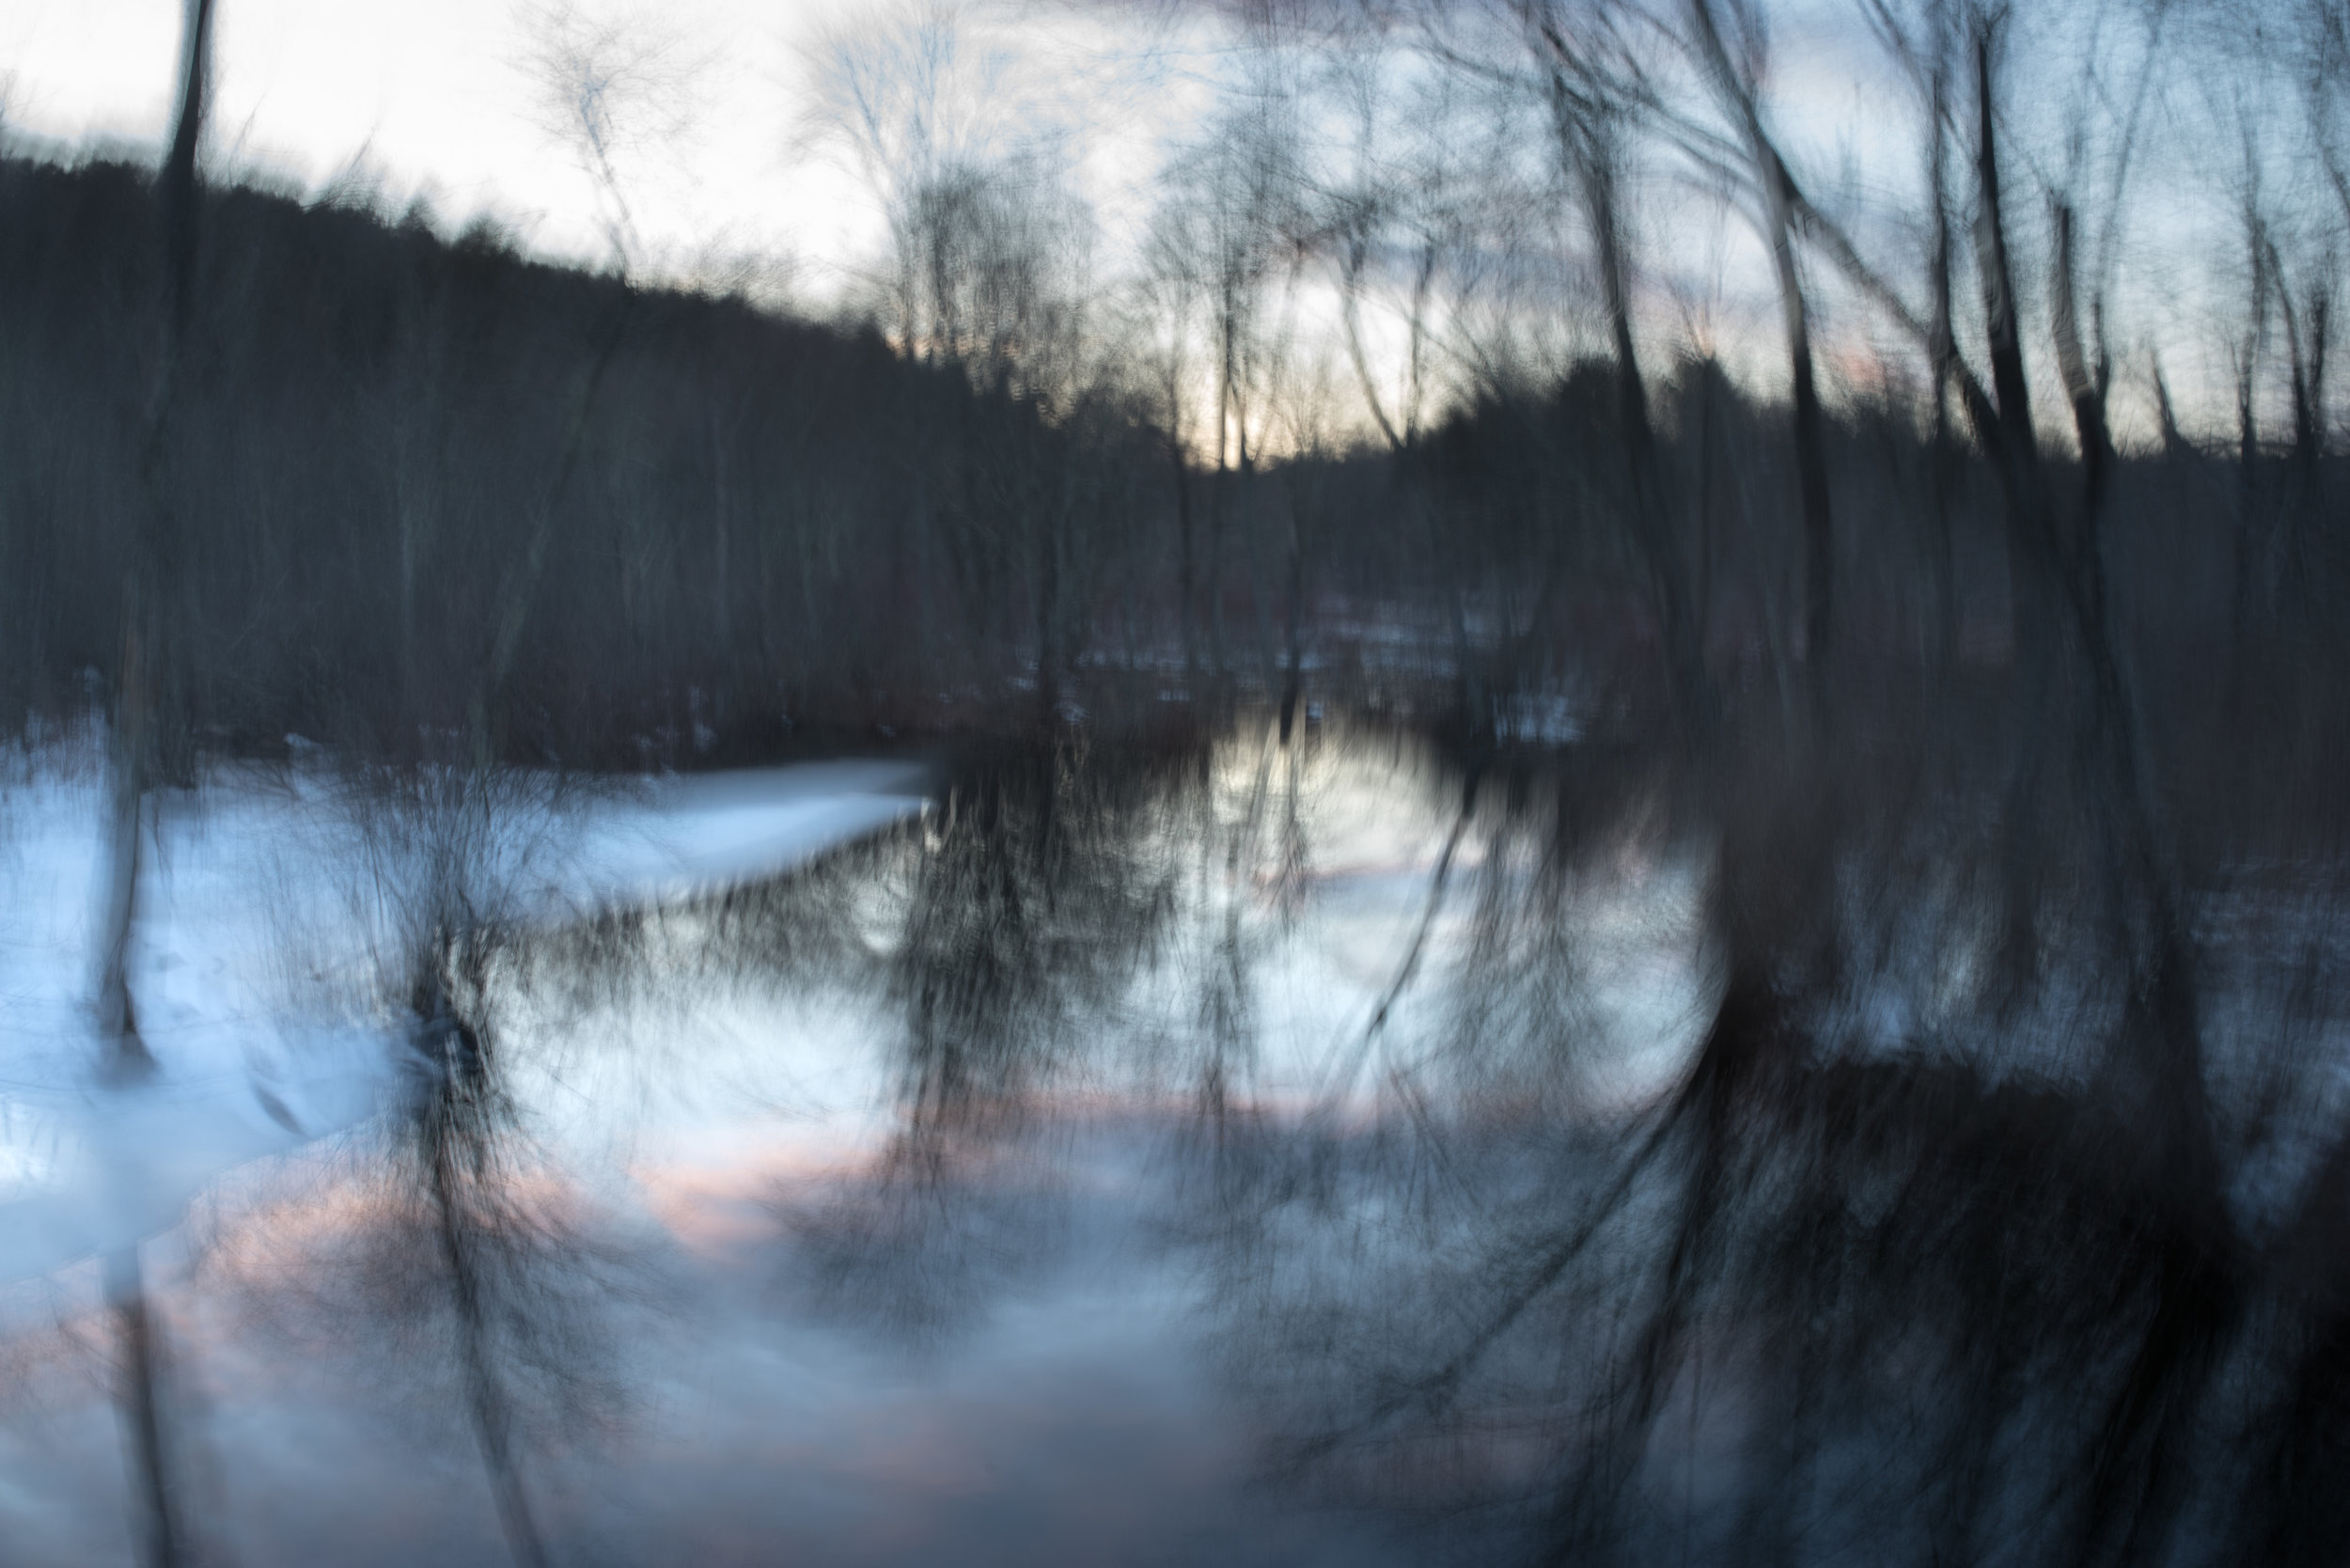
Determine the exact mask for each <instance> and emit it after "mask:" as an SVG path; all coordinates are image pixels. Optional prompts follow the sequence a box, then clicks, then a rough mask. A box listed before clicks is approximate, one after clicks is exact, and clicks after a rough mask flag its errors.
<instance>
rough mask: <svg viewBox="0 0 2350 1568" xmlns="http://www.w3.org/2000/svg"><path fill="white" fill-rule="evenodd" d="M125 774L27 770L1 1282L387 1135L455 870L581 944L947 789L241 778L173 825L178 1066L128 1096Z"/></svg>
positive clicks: (159, 1007)
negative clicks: (108, 983) (118, 863)
mask: <svg viewBox="0 0 2350 1568" xmlns="http://www.w3.org/2000/svg"><path fill="white" fill-rule="evenodd" d="M101 754H102V752H101V747H100V745H98V743H97V740H96V738H95V737H94V736H91V735H88V734H84V735H81V736H79V737H71V738H67V739H64V740H61V741H58V742H55V743H53V744H52V745H49V746H47V747H44V748H40V749H37V750H34V751H32V752H30V753H19V754H18V755H17V757H16V758H15V759H13V761H14V766H13V768H12V769H11V770H10V773H11V776H10V777H9V778H8V784H7V787H6V791H5V795H0V823H5V826H4V827H0V875H5V877H6V880H7V883H8V886H9V887H10V889H11V896H10V897H9V898H8V900H7V901H6V905H5V911H4V912H0V1280H7V1279H19V1278H28V1277H30V1276H34V1275H39V1274H42V1273H45V1272H47V1271H49V1270H51V1269H54V1268H56V1267H58V1266H60V1265H62V1264H65V1263H68V1262H72V1261H74V1260H76V1259H78V1258H83V1257H87V1256H89V1255H91V1254H93V1253H96V1252H100V1251H103V1250H106V1249H108V1248H111V1247H119V1246H122V1245H126V1244H128V1243H132V1242H135V1241H137V1240H139V1239H140V1238H142V1237H145V1236H149V1235H151V1234H154V1233H156V1232H157V1231H162V1230H164V1229H167V1228H168V1227H169V1226H171V1225H172V1224H174V1223H175V1222H176V1221H177V1219H178V1217H179V1216H180V1215H181V1214H182V1213H183V1212H184V1211H185V1209H186V1206H187V1204H188V1203H189V1201H190V1200H192V1199H194V1198H195V1197H196V1195H197V1194H198V1193H200V1192H201V1191H202V1190H203V1189H204V1188H205V1187H206V1186H207V1185H208V1184H210V1183H211V1182H213V1181H214V1180H216V1179H217V1178H218V1177H219V1176H221V1175H222V1174H223V1173H225V1172H227V1171H228V1170H231V1169H233V1168H237V1167H239V1166H243V1165H245V1164H247V1163H249V1162H252V1161H254V1160H258V1159H264V1158H268V1157H270V1156H273V1155H276V1154H281V1153H284V1152H288V1151H290V1150H292V1149H295V1148H297V1147H299V1146H301V1145H303V1144H305V1143H308V1142H311V1141H313V1140H315V1139H317V1138H319V1137H324V1136H326V1135H329V1134H332V1133H335V1132H337V1131H339V1130H341V1129H344V1128H348V1127H351V1126H352V1125H354V1124H356V1123H359V1122H362V1121H366V1120H367V1119H368V1117H370V1116H371V1115H373V1114H374V1113H375V1112H376V1111H377V1110H378V1109H379V1108H380V1107H381V1106H382V1105H384V1101H385V1097H386V1096H387V1095H388V1094H389V1093H391V1092H392V1091H393V1090H394V1089H395V1087H396V1086H397V1084H398V1083H399V1073H400V1064H401V1061H402V1058H403V1056H404V1054H405V1043H404V1042H405V1027H406V1023H407V1020H405V1019H404V1018H402V1017H401V1016H400V1015H399V997H398V993H397V983H398V976H399V973H400V968H401V965H402V964H403V963H404V955H403V944H404V943H406V942H408V941H409V940H411V938H412V935H413V929H414V922H415V915H416V910H417V903H418V901H419V900H420V899H422V898H425V897H428V896H432V895H431V889H432V888H433V887H435V886H438V887H441V888H443V889H445V888H446V875H447V873H448V871H449V870H450V869H451V868H450V865H449V863H450V862H451V861H452V860H453V859H454V860H458V861H460V862H462V863H461V864H459V865H457V866H456V867H455V868H454V870H455V871H456V874H457V875H458V876H459V877H460V878H461V879H462V896H463V897H464V898H465V900H466V901H467V902H468V903H469V904H470V905H471V906H472V907H474V908H475V909H477V910H478V911H479V912H481V913H485V914H486V913H490V912H491V911H494V913H495V915H496V917H498V918H499V919H500V920H501V921H504V922H509V923H511V922H519V923H525V924H543V923H559V922H561V921H563V920H565V919H568V918H572V917H581V916H586V915H592V914H596V913H600V912H604V911H609V910H612V909H616V908H624V907H629V906H633V905H641V904H644V903H649V902H668V901H674V900H679V899H683V898H688V897H693V896H697V895H701V894H706V893H710V892H713V891H719V890H723V889H724V888H726V887H729V886H740V885H743V884H745V883H749V882H755V881H758V880H760V879H763V878H767V877H772V876H775V875H778V874H780V873H782V872H785V871H787V870H791V869H792V868H793V867H795V866H797V865H799V864H802V863H804V862H806V861H807V860H808V859H810V858H812V857H814V856H816V855H821V854H823V852H824V851H826V850H828V849H831V848H833V847H835V846H837V845H839V844H842V843H846V842H848V841H851V840H853V839H858V838H861V837H863V836H865V835H868V834H870V833H873V832H875V831H878V830H880V829H882V828H885V827H886V826H888V825H890V824H891V823H897V822H901V821H903V820H905V819H906V818H908V817H910V816H913V815H915V814H917V813H918V812H919V811H920V810H921V808H922V797H921V793H920V792H921V789H922V786H923V779H922V776H921V772H920V770H919V769H918V768H916V767H913V766H910V765H905V764H896V763H879V762H826V763H814V764H807V765H804V766H798V767H788V768H775V769H765V770H758V771H750V772H742V773H733V774H725V775H713V776H701V777H694V778H671V779H662V780H649V781H643V782H641V783H636V784H633V785H628V786H624V787H615V788H609V789H581V788H576V787H571V786H565V785H558V784H557V782H556V781H555V780H551V779H544V778H535V777H520V778H513V779H507V780H501V781H499V783H498V784H497V785H496V786H495V787H494V788H493V789H490V790H486V791H485V790H478V789H477V790H467V789H464V788H461V787H456V786H455V785H452V787H451V788H450V789H449V790H447V791H446V792H443V791H441V790H439V789H438V788H437V787H436V786H435V785H434V784H433V783H432V782H431V781H427V783H426V785H425V787H423V788H421V789H418V788H414V787H411V788H407V789H404V790H379V789H374V788H370V787H368V786H367V785H366V784H364V783H355V782H353V781H352V780H351V779H349V778H346V777H343V776H338V775H335V774H332V773H329V772H326V771H324V770H320V769H308V770H305V769H297V770H294V771H292V772H284V771H269V772H263V771H255V770H224V771H222V772H220V773H218V774H216V775H215V776H213V777H211V779H209V780H208V781H207V784H206V786H205V788H204V789H203V790H202V791H200V792H196V793H194V794H190V795H175V796H172V797H170V798H167V799H166V800H164V802H163V803H162V809H161V810H160V811H159V813H158V820H157V824H156V826H155V828H154V832H153V837H152V839H150V842H149V850H148V853H147V855H146V857H145V865H144V868H143V871H142V880H141V886H140V894H139V906H138V917H137V924H136V929H135V932H134V933H133V972H132V994H133V1005H134V1007H135V1008H136V1011H137V1018H138V1023H139V1028H140V1032H141V1034H142V1036H143V1038H144V1039H145V1041H146V1043H147V1044H148V1046H149V1050H150V1051H151V1052H152V1053H153V1054H154V1057H155V1058H156V1061H157V1064H158V1069H159V1070H158V1072H157V1074H155V1075H154V1077H153V1078H152V1079H151V1080H149V1082H146V1083H143V1084H140V1085H137V1086H135V1087H131V1088H118V1087H114V1086H109V1085H104V1084H102V1083H101V1082H100V1081H99V1080H98V1077H97V1075H96V1073H95V1065H96V1063H97V1062H98V1060H99V1059H100V1051H99V1047H100V1041H99V1039H98V1033H97V1027H96V1021H95V1016H94V1013H93V1011H92V1009H91V1005H90V999H91V995H92V991H93V986H94V981H95V976H96V969H97V958H96V952H97V948H96V941H97V929H96V928H97V922H98V919H99V916H100V911H101V909H102V900H101V898H100V880H101V877H102V874H103V871H104V867H103V865H102V843H103V830H104V825H105V809H106V785H105V782H104V778H103V769H102V766H101V765H100V764H99V760H98V759H99V757H100V756H101ZM410 783H411V785H412V786H413V784H414V781H413V780H412V781H410ZM436 878H437V879H440V881H439V882H437V883H436Z"/></svg>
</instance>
